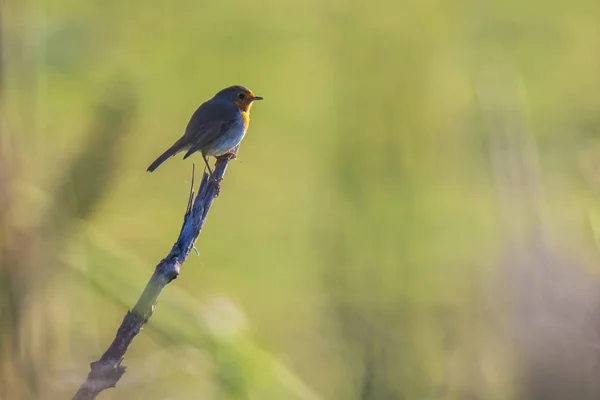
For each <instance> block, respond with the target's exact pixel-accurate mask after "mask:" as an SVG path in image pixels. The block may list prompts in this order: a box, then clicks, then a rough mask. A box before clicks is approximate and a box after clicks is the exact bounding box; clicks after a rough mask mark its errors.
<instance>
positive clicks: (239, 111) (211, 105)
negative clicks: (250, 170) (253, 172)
mask: <svg viewBox="0 0 600 400" xmlns="http://www.w3.org/2000/svg"><path fill="white" fill-rule="evenodd" d="M262 99H263V98H262V97H259V96H256V95H254V93H252V91H251V90H250V89H248V88H245V87H243V86H230V87H228V88H225V89H223V90H221V91H220V92H219V93H217V94H215V95H214V97H213V98H212V99H210V100H208V101H206V102H204V103H203V104H202V105H201V106H200V107H198V109H197V110H196V112H195V113H194V115H192V118H191V119H190V122H188V125H187V128H186V129H185V133H184V134H183V136H182V137H181V138H180V139H179V140H177V141H176V142H175V144H173V146H171V147H170V148H169V149H168V150H167V151H165V152H164V153H163V154H162V155H161V156H160V157H158V158H157V159H156V161H154V162H153V163H152V164H151V165H150V166H149V167H148V171H149V172H152V171H154V170H155V169H156V168H158V166H159V165H160V164H162V163H163V162H165V160H166V159H167V158H169V157H172V156H174V155H175V154H177V153H179V152H181V151H187V153H185V155H184V156H183V159H184V160H185V159H186V158H188V157H189V156H191V155H192V154H193V153H195V152H197V151H198V152H200V153H201V154H202V158H203V159H204V162H205V163H206V167H207V168H208V172H209V173H210V174H211V175H212V170H211V169H210V166H209V165H208V160H207V158H206V157H209V156H214V157H219V156H222V155H226V154H231V155H233V156H235V154H233V153H232V150H233V149H234V148H235V147H236V146H237V145H239V144H240V142H241V141H242V139H243V138H244V135H245V134H246V131H247V130H248V125H249V124H250V108H252V103H253V102H254V101H256V100H262Z"/></svg>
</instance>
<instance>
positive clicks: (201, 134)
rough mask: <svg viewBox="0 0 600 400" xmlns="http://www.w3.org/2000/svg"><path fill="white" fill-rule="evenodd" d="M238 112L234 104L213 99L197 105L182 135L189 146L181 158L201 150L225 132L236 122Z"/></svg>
mask: <svg viewBox="0 0 600 400" xmlns="http://www.w3.org/2000/svg"><path fill="white" fill-rule="evenodd" d="M239 112H240V111H239V109H238V108H237V107H236V106H235V105H234V104H231V103H223V102H217V101H214V100H213V101H207V102H206V103H204V104H202V105H201V106H200V107H198V109H197V110H196V112H195V113H194V115H192V118H191V119H190V122H189V123H188V125H187V128H186V129H185V134H184V137H186V139H187V140H186V141H188V143H190V148H189V151H188V152H187V153H186V155H185V156H184V157H183V158H187V157H189V156H190V155H191V154H192V153H195V152H196V151H198V150H201V149H202V148H204V147H205V146H206V145H208V144H209V143H211V142H213V141H214V140H216V139H218V138H219V137H220V136H221V135H223V134H224V133H225V132H227V131H228V130H229V129H230V128H231V127H232V126H233V125H234V124H235V123H237V122H238V118H239V115H238V114H239Z"/></svg>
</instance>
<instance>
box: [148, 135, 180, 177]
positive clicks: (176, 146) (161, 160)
mask: <svg viewBox="0 0 600 400" xmlns="http://www.w3.org/2000/svg"><path fill="white" fill-rule="evenodd" d="M182 150H185V149H183V148H181V143H180V142H179V140H178V141H177V142H175V144H174V145H173V146H171V147H170V148H169V149H168V150H167V151H165V152H164V153H162V154H161V155H160V157H158V158H157V159H156V160H154V162H153V163H152V164H150V166H149V167H148V169H147V171H148V172H152V171H154V170H155V169H156V168H158V167H159V166H160V164H162V163H164V162H165V161H166V160H167V158H169V157H173V156H174V155H175V154H177V153H179V152H180V151H182Z"/></svg>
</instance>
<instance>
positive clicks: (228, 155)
mask: <svg viewBox="0 0 600 400" xmlns="http://www.w3.org/2000/svg"><path fill="white" fill-rule="evenodd" d="M217 158H223V159H225V160H228V161H231V160H237V153H236V152H235V151H228V152H227V153H225V154H223V155H220V156H219V157H217Z"/></svg>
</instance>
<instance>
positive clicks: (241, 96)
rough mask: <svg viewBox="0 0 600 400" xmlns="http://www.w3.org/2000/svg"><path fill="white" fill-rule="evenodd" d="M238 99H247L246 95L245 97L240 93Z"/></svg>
mask: <svg viewBox="0 0 600 400" xmlns="http://www.w3.org/2000/svg"><path fill="white" fill-rule="evenodd" d="M237 97H238V99H240V100H244V99H245V98H246V95H245V94H244V93H240V94H238V96H237Z"/></svg>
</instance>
